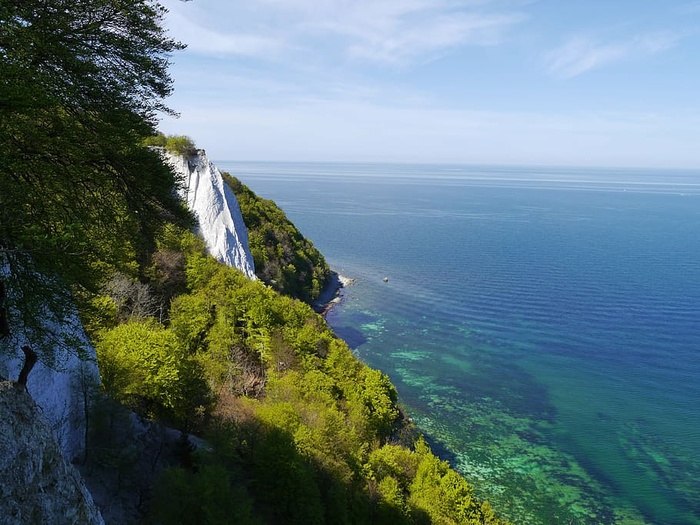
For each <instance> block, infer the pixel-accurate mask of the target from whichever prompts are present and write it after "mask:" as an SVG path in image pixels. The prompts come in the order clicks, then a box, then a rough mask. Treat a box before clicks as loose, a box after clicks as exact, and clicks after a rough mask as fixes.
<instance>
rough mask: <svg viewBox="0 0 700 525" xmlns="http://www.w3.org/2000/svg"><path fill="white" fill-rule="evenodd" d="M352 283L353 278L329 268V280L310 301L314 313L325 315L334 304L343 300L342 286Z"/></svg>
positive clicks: (345, 286)
mask: <svg viewBox="0 0 700 525" xmlns="http://www.w3.org/2000/svg"><path fill="white" fill-rule="evenodd" d="M354 283H355V279H352V278H350V277H346V276H344V275H341V274H339V273H338V272H336V271H335V270H331V278H330V281H329V282H328V284H327V285H326V287H325V288H324V289H323V291H322V292H321V295H319V296H318V299H316V300H315V301H314V302H313V303H311V307H312V308H313V309H314V311H315V312H316V313H319V314H321V315H322V316H324V317H325V316H326V314H327V313H328V312H330V311H331V310H332V309H333V307H334V306H336V305H337V304H339V303H340V302H341V301H342V300H343V292H342V291H343V288H347V287H348V286H352V285H353V284H354Z"/></svg>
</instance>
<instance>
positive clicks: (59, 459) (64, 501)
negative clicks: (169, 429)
mask: <svg viewBox="0 0 700 525" xmlns="http://www.w3.org/2000/svg"><path fill="white" fill-rule="evenodd" d="M0 522H2V523H3V524H7V525H14V524H17V525H19V524H25V523H46V524H52V523H56V524H59V523H84V524H104V521H103V520H102V516H101V515H100V512H99V510H98V509H97V507H96V506H95V504H94V502H93V500H92V496H91V495H90V493H89V492H88V490H87V489H86V488H85V484H84V483H83V481H82V478H81V477H80V474H78V471H77V470H75V468H74V467H73V466H72V465H70V464H68V463H67V462H66V461H65V459H64V457H63V455H62V454H61V450H60V448H59V446H58V443H56V440H55V438H54V435H53V433H52V431H51V429H50V428H49V426H48V425H47V423H46V422H45V420H44V417H43V414H42V411H41V410H40V409H39V407H38V406H37V405H36V404H35V403H34V401H33V400H32V398H31V396H30V395H29V394H28V393H27V391H26V390H25V389H24V388H23V387H18V386H16V385H15V384H14V383H11V382H9V381H3V382H0Z"/></svg>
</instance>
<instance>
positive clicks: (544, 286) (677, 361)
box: [217, 162, 700, 525]
mask: <svg viewBox="0 0 700 525" xmlns="http://www.w3.org/2000/svg"><path fill="white" fill-rule="evenodd" d="M217 164H218V165H219V167H220V168H221V169H222V170H225V171H229V172H231V173H232V174H234V175H236V176H237V177H239V178H240V179H241V180H242V181H243V182H244V183H245V184H247V185H248V186H250V187H251V188H252V189H253V190H254V191H255V192H256V193H258V194H259V195H261V196H263V197H266V198H270V199H273V200H275V201H276V202H277V203H278V204H279V205H280V206H281V207H282V208H283V209H284V210H285V211H286V213H287V215H288V216H289V218H290V219H291V220H292V221H293V222H295V223H296V224H297V226H298V227H299V228H300V229H301V231H302V232H303V233H304V234H305V235H306V236H307V237H309V238H311V239H312V240H313V242H314V243H315V244H316V246H317V247H318V248H319V249H320V250H321V251H322V252H323V253H324V255H325V256H326V259H327V260H328V262H329V263H330V264H331V266H332V267H333V268H335V269H337V270H338V271H340V272H341V273H342V274H344V275H347V276H349V277H353V278H355V279H356V284H355V285H354V286H352V287H350V288H348V289H346V291H345V301H344V302H343V303H342V304H341V306H339V307H337V308H336V309H334V310H333V311H332V312H331V314H329V316H328V320H329V322H330V323H331V325H332V326H333V327H334V329H335V330H336V332H337V333H338V334H339V335H341V336H342V337H344V338H345V339H346V340H347V341H348V342H349V343H350V344H351V346H353V348H354V349H355V350H356V352H357V354H358V355H359V356H360V357H361V358H362V359H363V360H364V361H365V362H367V363H368V364H370V365H371V366H374V367H378V368H380V369H382V370H383V371H384V372H386V373H387V374H389V376H390V377H391V379H392V381H393V382H394V384H395V385H396V386H397V388H398V390H399V394H400V397H401V400H402V401H403V403H404V404H405V405H406V406H407V408H408V411H409V413H410V415H411V416H412V417H413V418H414V419H415V421H416V423H417V424H418V425H419V427H420V428H421V429H422V430H423V431H424V432H425V433H426V434H427V435H428V436H429V437H430V440H431V443H432V444H433V447H434V449H435V450H436V451H438V452H439V453H440V454H441V455H442V456H443V457H445V458H447V459H449V460H450V461H451V462H452V465H453V466H454V467H455V468H457V469H458V470H459V471H460V472H462V473H463V474H464V475H465V476H466V477H467V478H468V479H469V480H470V481H472V482H473V483H474V485H475V486H476V487H477V492H478V494H479V495H480V496H483V497H487V498H488V499H489V500H491V501H492V503H493V504H494V505H495V506H496V508H497V509H498V510H499V511H500V512H501V514H503V515H505V516H506V517H508V518H510V519H512V520H514V521H515V522H516V523H533V524H536V523H537V524H539V523H541V524H552V523H566V524H568V523H579V524H598V523H619V524H623V523H624V524H626V525H630V524H635V523H655V524H700V231H698V230H699V227H700V172H697V171H696V172H691V171H664V170H619V169H616V170H605V169H568V168H562V169H558V168H514V167H508V168H505V167H474V166H418V165H385V164H366V165H364V164H302V163H250V162H246V163H243V162H219V163H217ZM384 277H388V279H389V280H388V282H384V281H383V278H384Z"/></svg>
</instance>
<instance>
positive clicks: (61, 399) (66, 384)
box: [0, 312, 100, 461]
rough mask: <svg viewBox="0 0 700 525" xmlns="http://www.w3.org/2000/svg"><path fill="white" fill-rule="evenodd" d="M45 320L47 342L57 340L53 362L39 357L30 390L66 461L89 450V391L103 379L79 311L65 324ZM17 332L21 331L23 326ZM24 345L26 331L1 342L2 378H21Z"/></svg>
mask: <svg viewBox="0 0 700 525" xmlns="http://www.w3.org/2000/svg"><path fill="white" fill-rule="evenodd" d="M48 317H49V314H48V312H47V318H48ZM44 323H45V326H46V333H47V334H51V335H50V336H49V335H47V337H46V339H47V344H49V343H50V341H52V338H53V339H54V340H55V341H57V343H56V344H55V345H53V346H52V352H51V356H50V357H51V359H50V363H49V364H50V366H48V364H47V362H44V361H43V360H39V361H38V362H37V363H36V365H35V366H34V368H33V369H32V371H31V373H30V374H29V377H28V380H27V391H28V392H29V394H30V395H31V397H32V398H33V399H34V401H36V404H37V405H38V406H39V408H40V410H41V414H42V417H43V418H44V419H45V420H46V422H47V424H48V425H49V426H50V428H51V429H52V430H53V433H54V437H55V438H56V441H57V443H58V445H59V447H60V448H61V451H62V452H63V454H64V456H65V458H66V460H67V461H73V460H74V459H76V458H80V457H82V455H83V454H84V452H85V403H86V401H87V399H88V397H89V394H90V392H91V391H94V389H95V388H96V387H97V386H98V385H99V383H100V376H99V372H98V370H97V363H96V356H95V349H94V348H93V347H92V346H91V345H90V343H89V341H88V337H87V335H86V334H85V330H84V329H83V325H82V323H81V322H80V320H79V318H78V314H77V312H70V313H69V315H67V316H66V319H65V320H63V322H61V323H54V322H51V321H50V320H48V319H45V321H44ZM17 332H18V333H19V334H21V332H22V330H17ZM61 340H63V341H70V343H71V345H70V348H69V347H68V346H67V345H66V344H65V343H64V344H60V343H58V341H61ZM25 344H29V343H28V342H27V341H26V340H25V339H24V337H23V336H22V335H14V336H11V337H10V338H8V339H5V340H3V341H2V345H0V377H2V378H5V379H9V380H13V381H14V380H17V378H18V376H19V372H20V370H21V369H22V366H23V364H24V354H23V353H22V351H21V350H20V349H21V347H22V346H24V345H25ZM29 346H30V347H31V346H32V345H31V344H29ZM79 353H80V354H81V355H79ZM86 396H87V397H86Z"/></svg>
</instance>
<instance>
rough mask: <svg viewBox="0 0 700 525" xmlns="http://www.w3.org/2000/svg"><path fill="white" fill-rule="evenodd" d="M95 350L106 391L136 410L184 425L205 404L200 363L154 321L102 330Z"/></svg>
mask: <svg viewBox="0 0 700 525" xmlns="http://www.w3.org/2000/svg"><path fill="white" fill-rule="evenodd" d="M96 350H97V358H98V363H99V366H100V372H101V374H102V381H103V385H104V388H105V390H106V391H107V392H108V393H109V394H110V395H111V396H112V397H114V398H115V399H118V400H119V401H121V402H122V403H124V404H125V405H127V406H129V407H130V408H132V409H134V410H136V411H138V412H141V413H144V414H146V415H149V416H151V417H159V418H163V419H165V420H169V421H173V422H176V423H178V424H180V425H183V426H187V425H188V424H189V425H191V424H194V422H195V420H196V416H197V414H198V412H200V411H201V410H202V409H203V408H204V407H205V405H207V404H208V395H209V392H208V388H207V385H206V383H205V381H204V379H203V376H202V372H201V369H200V367H199V365H198V364H197V363H196V361H194V360H193V359H191V358H190V357H189V356H188V355H187V353H186V351H185V348H184V347H183V345H182V344H181V342H180V341H179V340H178V338H177V336H176V335H175V333H174V332H172V331H170V330H167V329H166V328H164V327H163V326H162V325H160V324H158V323H156V322H155V321H153V320H146V321H130V322H128V323H125V324H122V325H119V326H117V327H116V328H113V329H111V330H107V331H105V332H104V333H103V334H102V335H101V337H100V338H99V340H98V341H97V345H96ZM200 407H201V408H200Z"/></svg>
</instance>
